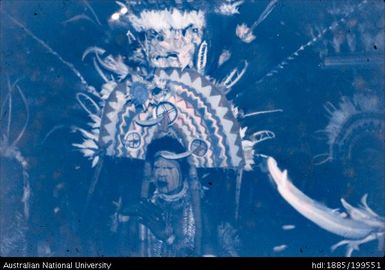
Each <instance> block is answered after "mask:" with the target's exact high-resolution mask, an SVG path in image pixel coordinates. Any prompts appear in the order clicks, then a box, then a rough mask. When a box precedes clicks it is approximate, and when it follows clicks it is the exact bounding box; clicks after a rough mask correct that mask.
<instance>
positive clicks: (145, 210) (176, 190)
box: [125, 151, 201, 257]
mask: <svg viewBox="0 0 385 270" xmlns="http://www.w3.org/2000/svg"><path fill="white" fill-rule="evenodd" d="M164 153H165V151H158V152H157V153H156V154H155V155H154V157H153V160H152V166H151V173H150V175H151V176H150V175H147V178H146V177H145V181H144V186H146V187H145V188H144V189H149V186H151V185H152V188H153V192H152V193H151V195H149V193H148V192H142V198H141V200H140V201H139V202H138V203H136V204H134V205H132V206H130V207H129V208H127V209H126V211H125V212H126V214H127V215H129V216H136V217H137V220H138V222H139V223H141V224H142V225H143V227H142V229H141V233H140V234H141V235H140V240H141V241H142V252H141V255H143V256H151V257H187V256H200V253H201V247H200V246H201V209H200V186H199V181H198V179H197V177H196V173H195V172H196V170H194V167H193V166H191V165H189V164H188V162H186V160H178V159H168V158H166V157H165V156H164V155H163V154H164ZM167 153H168V154H170V152H167ZM187 167H190V169H188V168H187ZM186 172H188V174H187V175H186ZM147 174H149V172H148V170H147ZM150 179H151V180H150Z"/></svg>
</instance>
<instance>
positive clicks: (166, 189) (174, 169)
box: [154, 157, 182, 193]
mask: <svg viewBox="0 0 385 270" xmlns="http://www.w3.org/2000/svg"><path fill="white" fill-rule="evenodd" d="M154 177H155V183H156V186H157V187H158V190H159V192H161V193H172V192H174V191H177V190H179V189H180V188H181V186H182V178H181V173H180V170H179V166H178V165H177V164H176V163H175V161H170V160H167V159H164V158H162V157H159V158H158V159H157V160H155V162H154Z"/></svg>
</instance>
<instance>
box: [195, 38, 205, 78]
mask: <svg viewBox="0 0 385 270" xmlns="http://www.w3.org/2000/svg"><path fill="white" fill-rule="evenodd" d="M206 64H207V42H206V41H203V42H202V44H201V45H200V47H199V51H198V59H197V71H198V72H199V73H200V74H203V73H204V70H205V67H206Z"/></svg>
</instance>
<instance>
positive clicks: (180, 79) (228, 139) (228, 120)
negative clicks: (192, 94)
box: [157, 69, 244, 167]
mask: <svg viewBox="0 0 385 270" xmlns="http://www.w3.org/2000/svg"><path fill="white" fill-rule="evenodd" d="M157 76H159V78H160V79H163V80H168V81H172V82H176V83H179V84H182V85H184V86H186V88H192V89H195V91H198V93H199V95H201V96H202V98H200V100H201V101H203V102H204V103H205V106H206V108H213V109H214V110H215V112H214V116H216V117H218V118H219V120H217V119H215V121H214V123H215V124H214V126H215V127H214V129H215V131H214V133H217V132H218V133H220V130H223V133H222V134H220V141H218V143H219V144H221V146H222V147H224V148H225V149H226V153H225V156H226V159H229V160H227V161H225V160H223V161H222V163H221V164H220V166H221V167H241V166H243V165H244V157H243V150H242V147H241V138H240V136H239V130H240V126H239V124H238V122H237V120H236V119H235V117H234V115H233V114H232V111H231V107H230V104H229V102H228V101H227V99H226V97H225V96H224V95H223V94H222V93H221V92H219V91H218V90H217V89H216V88H215V87H214V86H213V85H211V84H210V82H209V81H208V80H207V79H206V78H204V77H202V76H201V75H200V74H198V73H197V72H195V71H193V70H188V71H184V72H181V71H180V70H176V69H169V70H160V71H158V73H157ZM178 94H179V93H178ZM198 108H199V107H198ZM202 113H207V112H203V111H202ZM207 116H208V115H207V114H204V118H205V119H206V117H207ZM216 117H213V118H216ZM218 133H217V134H218ZM211 135H214V134H211ZM214 152H215V151H214ZM215 163H217V162H215Z"/></svg>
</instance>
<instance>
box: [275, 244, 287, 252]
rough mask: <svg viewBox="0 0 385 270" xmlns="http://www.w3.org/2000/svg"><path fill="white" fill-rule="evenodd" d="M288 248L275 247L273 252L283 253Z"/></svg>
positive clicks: (284, 246)
mask: <svg viewBox="0 0 385 270" xmlns="http://www.w3.org/2000/svg"><path fill="white" fill-rule="evenodd" d="M286 248H287V245H279V246H275V247H273V251H274V252H281V251H284V250H285V249H286Z"/></svg>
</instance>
